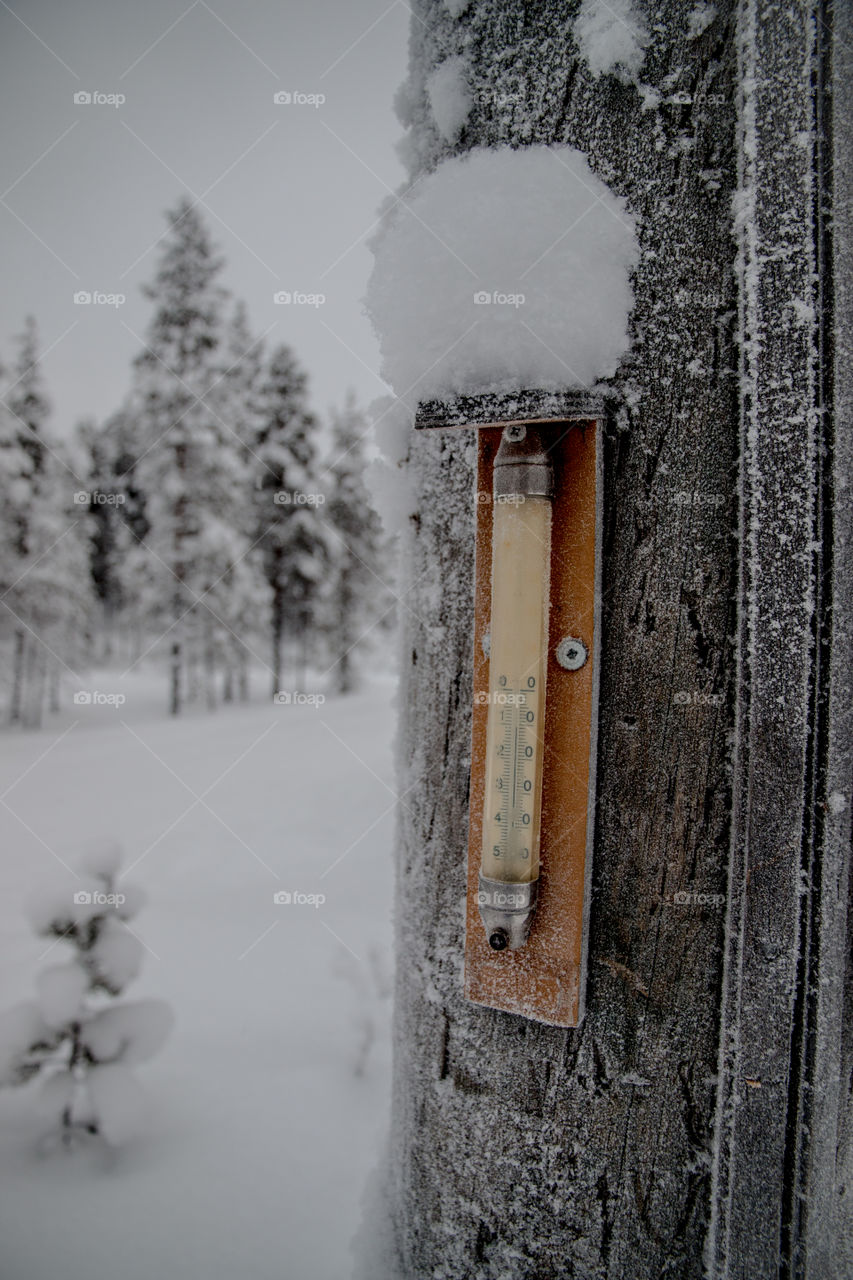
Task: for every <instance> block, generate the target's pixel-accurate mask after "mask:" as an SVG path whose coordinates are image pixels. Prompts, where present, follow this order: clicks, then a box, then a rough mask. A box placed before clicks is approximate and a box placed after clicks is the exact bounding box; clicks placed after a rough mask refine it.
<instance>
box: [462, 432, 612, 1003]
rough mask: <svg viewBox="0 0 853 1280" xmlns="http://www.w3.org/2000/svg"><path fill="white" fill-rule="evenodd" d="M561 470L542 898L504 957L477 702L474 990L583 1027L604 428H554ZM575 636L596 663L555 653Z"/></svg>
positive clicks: (481, 568) (469, 952) (470, 907)
mask: <svg viewBox="0 0 853 1280" xmlns="http://www.w3.org/2000/svg"><path fill="white" fill-rule="evenodd" d="M551 430H552V433H553V439H554V441H555V443H554V445H553V446H552V450H551V457H552V459H553V462H554V471H555V498H554V507H553V524H552V543H551V613H550V622H549V644H548V667H547V675H546V711H545V760H544V770H543V781H542V838H541V866H540V878H539V902H538V906H537V910H536V915H535V917H534V920H533V927H532V929H531V931H530V936H529V938H528V940H527V942H526V944H525V945H524V946H523V947H522V948H520V949H519V950H518V951H509V950H507V951H501V952H498V951H493V950H492V949H491V947H490V946H489V944H488V941H487V939H486V934H485V930H484V929H483V924H482V920H481V919H480V912H479V908H478V906H477V880H478V875H479V871H480V846H481V839H482V827H483V800H484V797H483V789H484V785H485V751H486V720H487V715H488V706H487V704H486V703H485V702H478V701H477V700H476V698H475V703H474V717H473V740H472V750H471V812H470V825H469V841H468V903H467V922H466V938H465V995H466V996H467V998H468V999H469V1000H472V1001H473V1002H474V1003H476V1004H484V1005H489V1006H490V1007H491V1008H495V1009H503V1010H506V1011H507V1012H509V1013H518V1014H522V1015H523V1016H524V1017H527V1018H532V1019H534V1020H536V1021H538V1022H546V1023H550V1024H551V1025H554V1026H562V1027H574V1026H577V1025H578V1022H579V1021H580V1019H581V1017H582V1016H583V984H584V977H585V938H584V932H585V929H586V927H587V925H586V921H587V917H588V914H589V882H590V876H589V863H590V859H591V853H592V814H591V812H590V811H589V798H590V793H591V790H593V789H594V786H593V787H591V786H590V784H591V783H593V784H594V770H595V760H594V758H592V753H593V752H594V750H595V719H594V717H595V713H596V706H597V700H598V699H597V682H598V634H597V632H596V630H595V628H596V626H597V625H598V618H597V616H596V600H597V597H598V594H599V592H598V575H597V563H596V556H597V553H599V545H600V516H599V503H598V501H597V499H598V495H599V492H600V486H599V472H600V457H599V452H600V451H599V448H598V434H599V432H598V428H597V426H596V423H594V422H575V423H572V424H569V423H555V424H552V428H551ZM477 435H478V440H479V463H478V479H477V490H478V494H479V495H484V494H488V495H491V492H492V466H493V461H494V456H495V453H496V452H497V448H498V445H499V444H500V438H501V428H499V427H496V428H491V427H490V428H485V429H480V430H479V431H478V433H477ZM491 535H492V503H491V501H490V500H486V501H483V500H482V497H481V499H480V501H478V503H477V534H476V539H477V541H476V570H475V576H476V586H475V609H474V692H475V694H476V693H477V692H485V691H488V688H489V660H488V658H487V657H486V656H485V655H484V653H483V645H482V641H483V637H484V635H486V633H487V632H488V630H489V614H490V608H491V563H492V551H491ZM565 636H573V637H575V638H578V639H580V640H582V641H583V642H584V644H585V645H586V647H587V650H588V653H589V657H588V659H587V661H586V663H585V664H584V666H583V667H582V668H581V669H580V670H579V671H565V670H563V668H562V667H560V666H559V665H558V663H557V661H556V658H555V656H554V652H555V649H556V647H557V644H558V643H559V641H560V640H562V639H563V637H565Z"/></svg>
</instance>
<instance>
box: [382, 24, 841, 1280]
mask: <svg viewBox="0 0 853 1280" xmlns="http://www.w3.org/2000/svg"><path fill="white" fill-rule="evenodd" d="M413 14H414V18H413V23H412V36H411V70H410V76H409V81H408V83H407V85H406V86H404V89H403V91H402V92H401V94H400V95H399V98H398V102H399V104H400V111H401V116H402V117H403V119H404V123H406V124H407V125H408V126H409V135H408V153H409V155H410V157H411V163H412V169H413V173H414V174H415V175H417V174H424V173H429V172H431V171H433V170H435V168H436V167H437V166H438V165H439V164H440V162H441V161H442V160H444V159H446V158H447V157H449V156H451V155H453V154H461V153H464V152H466V151H468V150H471V149H472V148H474V147H480V146H488V147H500V146H507V145H510V146H512V147H528V146H539V147H541V146H546V147H553V146H555V145H557V144H558V145H560V146H563V145H567V146H570V147H573V148H576V149H577V150H578V151H580V152H581V153H583V154H584V155H585V156H586V157H587V159H588V161H589V164H590V166H591V169H592V171H593V172H594V174H595V175H597V177H598V178H600V179H601V180H602V181H604V182H605V183H606V184H607V186H608V188H609V189H610V191H612V192H613V193H615V194H616V196H618V197H622V198H624V200H625V201H626V204H627V208H628V209H630V211H631V213H632V214H633V215H634V218H635V219H636V225H637V235H638V239H639V242H640V251H641V252H640V258H639V262H638V265H637V266H636V270H635V273H634V290H635V304H634V309H633V312H632V337H633V346H632V349H631V352H630V355H629V356H628V357H626V358H625V359H624V360H623V361H622V364H621V366H620V369H619V373H618V375H617V376H616V377H615V378H614V379H612V380H611V392H612V397H613V398H612V401H611V403H612V406H613V408H612V412H611V415H610V420H609V424H608V429H607V439H606V446H605V467H604V476H605V479H604V483H605V531H604V579H603V643H602V669H601V691H600V705H599V717H598V719H599V748H598V773H597V796H596V803H597V825H596V841H595V851H594V866H593V899H592V914H591V925H590V954H589V976H588V987H587V1001H586V1017H585V1020H584V1022H583V1024H582V1025H581V1027H580V1028H578V1029H577V1030H568V1031H566V1030H561V1029H557V1028H553V1027H546V1026H543V1025H540V1024H538V1023H536V1022H532V1021H528V1020H525V1019H523V1018H519V1017H515V1016H513V1015H509V1014H506V1013H500V1012H497V1011H494V1010H489V1009H485V1008H482V1007H478V1006H475V1005H472V1004H469V1003H467V1002H466V1001H465V999H464V996H463V986H462V973H461V967H462V954H463V927H464V892H465V859H464V850H465V848H466V842H467V834H468V800H469V794H468V789H469V766H470V740H471V702H472V694H473V689H472V683H471V652H472V605H473V595H472V584H473V550H474V540H473V519H472V511H471V508H472V494H473V490H474V475H473V463H474V451H473V450H472V448H471V437H470V435H469V434H468V433H465V432H461V433H459V434H454V433H451V432H447V433H429V432H424V433H419V434H418V435H417V436H414V435H412V436H411V437H410V438H409V440H408V460H407V473H408V484H409V485H410V486H411V491H412V495H413V500H412V502H411V509H412V512H413V514H412V517H411V520H410V522H409V536H408V538H407V541H406V552H405V554H406V564H405V575H406V577H405V580H404V583H403V591H404V598H405V602H406V606H407V608H406V610H405V614H404V627H405V646H404V652H403V658H404V665H403V685H404V691H403V700H402V705H403V712H402V717H403V719H402V731H401V735H400V742H401V748H402V753H403V759H402V763H401V773H400V792H401V796H402V803H401V811H400V828H399V847H398V851H397V877H398V898H397V974H398V977H397V995H396V999H397V1017H396V1038H395V1055H396V1056H395V1082H394V1100H393V1116H392V1143H391V1153H390V1162H389V1168H388V1177H387V1198H388V1206H389V1215H390V1224H391V1236H392V1238H393V1250H394V1252H395V1255H396V1256H395V1262H394V1265H395V1266H396V1267H397V1269H398V1271H399V1272H400V1274H401V1275H403V1276H406V1277H430V1278H431V1280H435V1278H438V1277H445V1278H446V1280H463V1278H465V1277H472V1278H473V1277H478V1278H480V1277H482V1278H483V1280H485V1278H486V1277H497V1276H501V1277H518V1278H519V1280H521V1278H522V1277H523V1278H525V1280H530V1278H532V1277H542V1278H543V1280H544V1277H549V1278H550V1277H554V1276H576V1277H578V1278H581V1277H582V1278H584V1280H587V1278H590V1277H596V1278H598V1277H601V1278H604V1277H613V1278H615V1277H623V1276H631V1277H632V1278H636V1280H643V1278H644V1277H652V1276H655V1277H657V1276H660V1275H663V1274H671V1275H678V1276H683V1277H691V1278H692V1277H697V1278H698V1277H700V1276H704V1275H711V1276H714V1277H732V1278H734V1277H738V1278H742V1280H764V1278H765V1277H766V1278H768V1280H769V1277H776V1276H788V1277H793V1276H809V1277H814V1278H819V1280H822V1278H823V1277H831V1278H833V1280H834V1278H835V1277H838V1278H839V1280H840V1277H842V1276H849V1275H850V1274H851V1267H852V1266H853V1263H851V1258H850V1239H851V1232H850V1203H851V1191H850V1181H851V1178H850V1173H849V1155H850V1145H851V1136H850V1135H851V1120H850V1110H849V1105H850V1103H849V1091H850V1078H851V1076H850V1073H851V1057H853V1054H852V1053H851V1043H850V1025H849V1021H850V1020H849V1019H848V1026H847V1029H846V1031H843V1029H842V1028H843V1022H842V1013H843V1009H844V1000H845V991H846V999H847V1001H848V1012H849V1002H850V999H851V977H850V972H849V952H850V948H849V935H848V915H847V913H848V906H847V902H848V898H847V894H848V884H849V880H848V864H849V835H850V796H851V776H850V773H851V763H850V741H851V721H850V696H849V657H850V609H851V599H853V591H852V590H851V555H850V548H851V512H850V505H849V501H848V502H847V504H846V506H845V504H844V496H843V495H844V493H845V489H844V486H845V484H846V485H847V486H848V488H847V490H846V493H848V494H849V492H850V489H849V484H850V482H851V480H853V477H851V446H850V430H851V419H850V407H851V367H853V364H851V359H850V356H851V352H850V348H849V343H850V336H849V335H850V333H851V293H850V262H851V248H850V240H849V209H850V207H851V191H850V179H851V155H850V145H851V135H850V126H849V120H850V113H849V97H850V88H849V85H850V81H851V76H850V70H851V66H850V52H849V51H850V49H851V47H853V31H851V20H850V9H849V6H845V7H843V9H842V7H840V6H839V7H836V8H835V10H833V8H832V7H831V6H829V5H822V4H814V3H811V2H808V3H803V4H799V5H795V6H794V5H792V6H787V7H785V8H784V10H783V9H782V8H781V7H778V6H775V5H770V4H765V3H757V2H756V0H744V2H743V3H741V4H739V5H736V4H733V3H728V2H726V0H720V2H719V3H717V4H716V5H710V4H692V3H690V2H689V0H687V2H684V0H671V2H667V3H664V4H660V5H655V6H653V7H649V10H648V12H647V13H645V12H644V8H643V6H642V5H641V4H639V3H637V2H636V0H633V2H632V0H611V2H610V3H608V4H607V5H603V4H597V3H595V0H584V2H583V3H582V4H581V5H578V3H576V2H569V0H566V2H565V3H561V2H560V0H532V2H531V0H527V2H523V0H492V3H484V2H482V0H472V2H471V3H468V4H466V3H465V0H443V3H438V0H415V3H414V5H413ZM845 67H846V70H847V79H846V81H845V78H844V74H843V72H844V68H845ZM526 194H527V196H528V198H529V200H530V202H531V204H532V203H534V202H535V201H536V198H537V192H536V190H530V191H529V192H527V193H526ZM406 198H408V197H406ZM524 234H525V229H524V221H523V219H522V220H520V222H519V226H518V236H519V238H523V237H524ZM567 234H568V230H567ZM380 251H381V248H380ZM502 285H503V282H502V281H495V282H494V287H498V288H500V287H502ZM565 305H566V309H567V315H568V314H569V313H570V310H571V308H572V306H573V305H577V299H573V297H572V296H568V295H567V296H566V300H565ZM845 323H846V330H845V328H844V325H845ZM558 354H559V355H561V356H563V358H564V359H565V360H566V362H567V363H568V364H571V363H572V352H571V351H569V350H565V351H561V352H559V353H558ZM413 396H414V397H415V398H417V389H415V390H414V391H413V392H412V393H411V394H410V395H409V397H408V398H409V400H411V399H412V397H413ZM388 434H389V435H390V433H388ZM392 446H393V449H394V450H395V451H396V456H398V457H399V456H400V454H401V453H402V452H403V451H404V447H403V446H401V444H400V440H399V437H398V438H396V439H395V440H394V441H393V442H392ZM839 494H840V495H842V497H841V501H840V502H839V500H838V495H839ZM845 963H846V964H847V966H848V967H847V969H846V971H845ZM845 982H846V987H845ZM845 1160H846V1162H847V1163H846V1164H845ZM845 1169H847V1173H846V1174H845ZM845 1224H846V1226H845Z"/></svg>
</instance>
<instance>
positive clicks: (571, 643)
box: [555, 636, 589, 671]
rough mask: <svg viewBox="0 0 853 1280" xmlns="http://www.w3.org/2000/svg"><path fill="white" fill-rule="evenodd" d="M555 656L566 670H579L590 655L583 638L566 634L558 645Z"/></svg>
mask: <svg viewBox="0 0 853 1280" xmlns="http://www.w3.org/2000/svg"><path fill="white" fill-rule="evenodd" d="M555 657H556V659H557V662H558V663H559V664H560V666H561V667H562V668H563V670H564V671H579V670H580V669H581V667H582V666H583V665H584V663H585V662H586V660H587V658H588V657H589V650H588V649H587V647H586V645H585V644H584V642H583V640H578V639H577V638H576V637H575V636H564V637H563V639H562V640H561V641H560V643H559V644H558V645H557V651H556V654H555Z"/></svg>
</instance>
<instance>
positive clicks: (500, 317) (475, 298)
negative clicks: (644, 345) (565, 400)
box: [366, 146, 638, 400]
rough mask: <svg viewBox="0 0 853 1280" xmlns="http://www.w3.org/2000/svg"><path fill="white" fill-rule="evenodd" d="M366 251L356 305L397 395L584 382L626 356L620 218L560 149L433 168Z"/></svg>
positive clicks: (615, 201) (631, 251)
mask: <svg viewBox="0 0 853 1280" xmlns="http://www.w3.org/2000/svg"><path fill="white" fill-rule="evenodd" d="M372 247H373V250H374V253H375V256H376V262H375V265H374V269H373V273H372V275H371V278H370V283H369V286H368V294H367V299H366V307H367V312H368V315H369V316H370V318H371V320H372V322H373V325H374V327H375V329H376V330H377V333H378V335H379V340H380V345H381V350H382V362H383V363H382V372H383V376H384V377H385V378H386V380H387V381H388V382H389V383H390V384H391V386H392V387H393V388H394V390H395V391H396V393H397V394H398V395H399V396H400V397H403V398H406V397H408V396H409V394H410V393H412V398H413V399H418V400H424V399H430V398H443V397H445V396H448V395H466V394H467V395H476V394H479V393H482V392H487V391H490V392H510V391H517V390H519V389H523V388H541V389H544V390H560V389H564V388H579V387H588V386H590V385H592V384H594V383H595V382H596V381H597V380H598V379H600V378H604V377H608V376H610V375H611V374H613V373H614V372H615V371H616V368H617V366H618V363H619V360H620V358H621V356H622V355H623V354H624V352H625V350H626V349H627V347H628V332H627V321H628V314H629V312H630V309H631V305H632V302H633V294H632V292H631V287H630V283H629V278H628V277H629V271H630V269H631V267H632V266H633V265H634V264H635V262H636V261H637V257H638V249H637V244H636V240H635V236H634V223H633V219H632V218H631V216H630V214H629V213H628V211H627V209H626V206H625V203H624V201H623V200H622V199H621V198H619V197H618V196H615V195H614V194H613V193H612V192H611V191H610V190H609V188H608V187H607V186H606V185H605V183H604V182H602V181H601V179H600V178H597V177H596V176H595V174H594V173H593V172H592V170H591V169H590V167H589V165H588V163H587V161H586V159H585V157H584V156H583V155H582V154H581V153H580V152H579V151H575V150H573V149H572V148H570V147H544V146H537V147H527V148H523V149H520V150H514V149H512V148H510V147H501V148H497V149H488V148H478V149H476V150H474V151H471V152H469V153H468V154H467V155H465V156H460V157H452V158H451V159H448V160H445V161H444V162H443V163H442V164H441V165H439V166H438V168H437V169H436V170H435V171H434V172H432V173H430V174H428V175H426V176H424V177H422V178H421V179H419V180H418V181H417V182H416V183H415V185H414V186H413V187H412V189H411V191H410V192H409V194H408V195H407V196H406V197H405V198H402V199H400V200H399V201H398V202H396V203H395V204H394V205H393V206H392V207H391V209H390V210H389V211H388V212H387V213H386V215H385V217H384V219H383V223H382V226H381V228H380V230H379V232H378V233H377V235H376V237H375V238H374V241H373V245H372Z"/></svg>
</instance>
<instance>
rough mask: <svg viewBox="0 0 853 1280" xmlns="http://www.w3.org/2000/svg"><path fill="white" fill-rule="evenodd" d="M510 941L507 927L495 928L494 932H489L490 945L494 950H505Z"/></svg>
mask: <svg viewBox="0 0 853 1280" xmlns="http://www.w3.org/2000/svg"><path fill="white" fill-rule="evenodd" d="M508 942H509V935H508V933H507V931H506V929H495V931H494V933H490V934H489V946H490V947H491V948H492V950H493V951H503V949H504V947H505V946H506V945H507V943H508Z"/></svg>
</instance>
